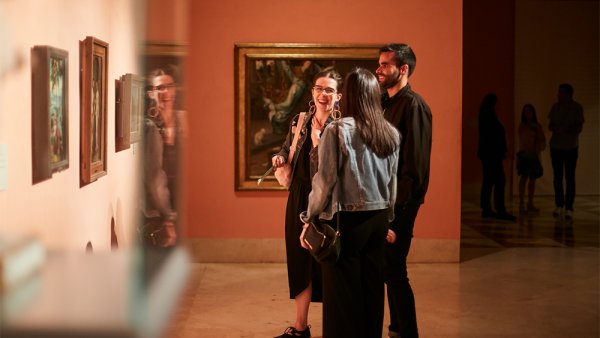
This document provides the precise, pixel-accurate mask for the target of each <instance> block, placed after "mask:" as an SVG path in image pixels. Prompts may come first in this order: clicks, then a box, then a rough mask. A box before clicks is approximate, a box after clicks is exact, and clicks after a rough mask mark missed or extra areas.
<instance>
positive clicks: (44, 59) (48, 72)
mask: <svg viewBox="0 0 600 338" xmlns="http://www.w3.org/2000/svg"><path fill="white" fill-rule="evenodd" d="M31 80H32V81H31V107H32V110H31V111H32V116H31V135H32V142H31V145H32V164H33V165H32V169H33V170H32V181H33V184H36V183H39V182H42V181H44V180H47V179H49V178H51V177H52V174H53V173H55V172H58V171H61V170H64V169H67V168H68V167H69V107H68V102H69V98H68V94H69V53H68V52H67V51H65V50H62V49H58V48H55V47H50V46H34V47H33V48H32V49H31Z"/></svg>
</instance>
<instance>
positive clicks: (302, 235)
mask: <svg viewBox="0 0 600 338" xmlns="http://www.w3.org/2000/svg"><path fill="white" fill-rule="evenodd" d="M306 228H308V223H304V225H303V226H302V233H301V234H300V246H301V247H303V248H304V249H306V250H308V249H310V247H309V246H308V244H307V243H306V242H305V241H304V236H305V235H306Z"/></svg>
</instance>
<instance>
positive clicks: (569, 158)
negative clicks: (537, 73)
mask: <svg viewBox="0 0 600 338" xmlns="http://www.w3.org/2000/svg"><path fill="white" fill-rule="evenodd" d="M557 99H558V101H557V102H556V103H554V105H553V106H552V109H550V114H549V115H548V120H549V121H550V124H549V125H548V129H550V131H551V132H552V136H551V137H550V157H551V158H552V171H553V172H554V204H555V206H556V207H555V209H554V211H553V212H552V215H554V217H560V216H561V215H562V214H563V208H564V216H565V218H566V219H571V218H573V202H574V201H575V167H576V166H577V157H578V153H579V134H580V133H581V130H582V128H583V107H582V106H581V104H579V103H578V102H575V101H574V100H573V86H571V85H570V84H568V83H563V84H560V85H559V86H558V94H557ZM563 178H564V180H565V182H566V191H565V190H563Z"/></svg>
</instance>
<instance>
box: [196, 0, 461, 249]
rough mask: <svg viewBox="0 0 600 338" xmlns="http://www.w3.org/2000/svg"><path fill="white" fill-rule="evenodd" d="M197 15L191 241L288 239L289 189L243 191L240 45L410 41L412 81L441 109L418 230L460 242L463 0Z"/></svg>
mask: <svg viewBox="0 0 600 338" xmlns="http://www.w3.org/2000/svg"><path fill="white" fill-rule="evenodd" d="M189 15H190V26H189V27H190V38H189V45H190V53H189V69H188V76H187V78H188V79H189V82H188V89H187V90H188V92H189V93H190V94H189V95H188V96H187V97H188V102H186V107H187V110H188V112H189V117H190V127H191V130H192V132H191V137H190V142H189V149H190V152H189V155H190V157H189V158H188V161H189V163H188V165H187V166H186V175H185V182H186V189H187V190H186V194H185V197H186V206H185V209H186V213H185V218H186V220H187V223H188V224H187V225H188V231H187V232H188V235H189V236H190V237H203V238H279V237H283V219H284V209H285V203H286V198H287V193H285V192H236V191H235V189H234V165H235V157H234V156H235V155H234V128H235V121H234V70H233V56H234V55H233V51H234V44H235V43H240V42H307V43H309V42H310V43H374V44H384V43H387V42H406V43H409V44H410V45H412V47H413V48H414V50H415V51H416V54H417V58H418V64H417V68H416V71H415V73H414V75H413V76H412V77H411V81H410V82H411V84H412V86H413V88H414V89H415V90H416V91H418V92H419V93H421V94H422V95H423V97H424V98H425V99H426V100H427V102H428V103H429V104H430V106H431V108H432V111H433V115H434V120H433V121H434V131H433V133H434V135H433V154H432V172H431V181H430V191H429V194H428V196H427V199H426V203H425V205H424V207H423V208H422V212H421V214H420V215H419V218H418V219H417V225H416V230H415V235H416V237H422V238H443V239H458V238H459V233H460V187H461V186H460V158H461V155H460V152H461V147H460V142H461V136H460V135H461V110H462V106H461V97H462V92H461V90H462V3H461V1H449V0H446V1H437V0H426V1H412V2H398V1H393V0H384V1H379V2H378V3H377V4H374V3H369V2H366V1H360V0H352V1H336V0H324V1H320V2H318V3H317V4H315V5H308V4H307V3H306V2H291V1H274V0H258V1H242V0H233V1H191V3H190V10H189Z"/></svg>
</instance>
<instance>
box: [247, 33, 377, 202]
mask: <svg viewBox="0 0 600 338" xmlns="http://www.w3.org/2000/svg"><path fill="white" fill-rule="evenodd" d="M378 50H379V47H378V46H374V45H316V44H238V45H236V46H235V86H236V87H235V90H236V98H235V100H236V101H235V104H236V106H235V108H236V130H235V131H236V180H235V181H236V182H235V188H236V190H281V189H285V188H283V187H282V186H280V185H279V184H278V183H277V181H276V180H275V177H274V176H273V174H272V173H271V174H270V175H267V176H265V177H264V179H263V180H261V183H260V184H258V179H259V178H261V177H262V176H263V174H264V173H266V172H267V171H268V170H269V168H270V167H271V157H272V155H273V154H275V153H276V152H278V151H279V150H280V148H281V145H282V144H283V142H284V140H285V137H286V134H287V132H288V129H289V124H290V120H291V119H292V118H293V117H294V116H295V115H297V114H299V113H300V112H303V111H308V103H309V101H310V100H311V87H312V83H313V78H314V76H315V75H316V74H317V73H318V72H320V71H322V70H326V69H335V70H337V71H338V72H339V73H340V74H341V75H342V77H343V76H345V74H346V73H348V72H349V71H350V70H351V69H352V68H354V67H364V68H367V69H370V70H372V71H375V69H376V68H377V60H378V55H379V53H378Z"/></svg>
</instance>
